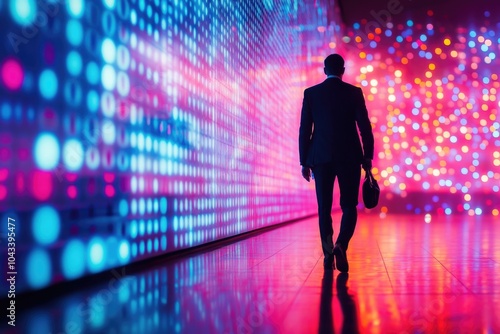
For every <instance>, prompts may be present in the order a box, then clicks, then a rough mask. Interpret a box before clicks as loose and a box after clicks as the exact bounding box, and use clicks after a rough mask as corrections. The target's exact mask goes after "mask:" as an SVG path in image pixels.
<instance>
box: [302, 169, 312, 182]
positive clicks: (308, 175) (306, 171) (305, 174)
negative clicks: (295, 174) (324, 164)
mask: <svg viewBox="0 0 500 334" xmlns="http://www.w3.org/2000/svg"><path fill="white" fill-rule="evenodd" d="M302 177H303V178H304V179H306V181H307V182H309V181H310V180H311V168H309V167H306V166H302Z"/></svg>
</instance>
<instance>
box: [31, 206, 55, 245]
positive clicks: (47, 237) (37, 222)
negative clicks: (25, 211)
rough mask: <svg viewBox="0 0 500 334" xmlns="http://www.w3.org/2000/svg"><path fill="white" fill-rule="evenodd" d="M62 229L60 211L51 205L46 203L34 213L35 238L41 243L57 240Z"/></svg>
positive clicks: (50, 242) (33, 229) (33, 228)
mask: <svg viewBox="0 0 500 334" xmlns="http://www.w3.org/2000/svg"><path fill="white" fill-rule="evenodd" d="M60 229H61V220H60V218H59V214H58V212H57V211H56V210H55V209H54V208H53V207H51V206H48V205H44V206H41V207H39V208H38V209H36V210H35V212H34V213H33V227H32V231H33V238H34V239H35V240H36V241H37V242H38V243H39V244H41V245H50V244H52V243H53V242H54V241H56V240H57V237H58V236H59V231H60Z"/></svg>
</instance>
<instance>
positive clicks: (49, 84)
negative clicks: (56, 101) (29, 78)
mask: <svg viewBox="0 0 500 334" xmlns="http://www.w3.org/2000/svg"><path fill="white" fill-rule="evenodd" d="M57 85H58V81H57V77H56V74H55V73H54V71H52V70H44V71H43V72H42V73H41V74H40V79H39V81H38V89H39V90H40V94H41V95H42V96H43V97H44V98H45V99H47V100H51V99H53V98H54V96H56V94H57Z"/></svg>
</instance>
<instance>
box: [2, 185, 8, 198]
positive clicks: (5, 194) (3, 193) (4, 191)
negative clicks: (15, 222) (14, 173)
mask: <svg viewBox="0 0 500 334" xmlns="http://www.w3.org/2000/svg"><path fill="white" fill-rule="evenodd" d="M6 197H7V188H6V187H5V186H3V185H0V201H3V200H4V199H5V198H6Z"/></svg>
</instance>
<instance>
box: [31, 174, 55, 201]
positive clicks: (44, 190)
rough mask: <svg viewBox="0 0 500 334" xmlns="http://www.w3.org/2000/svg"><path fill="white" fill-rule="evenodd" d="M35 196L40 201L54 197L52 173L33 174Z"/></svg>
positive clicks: (32, 185) (32, 184)
mask: <svg viewBox="0 0 500 334" xmlns="http://www.w3.org/2000/svg"><path fill="white" fill-rule="evenodd" d="M31 187H32V192H33V196H34V197H35V198H36V199H38V200H40V201H45V200H47V199H49V197H50V196H51V195H52V191H53V184H52V173H51V172H44V171H36V172H34V173H33V180H32V183H31Z"/></svg>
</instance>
